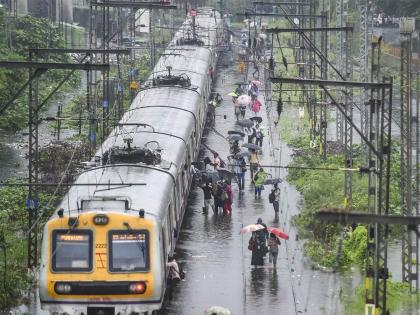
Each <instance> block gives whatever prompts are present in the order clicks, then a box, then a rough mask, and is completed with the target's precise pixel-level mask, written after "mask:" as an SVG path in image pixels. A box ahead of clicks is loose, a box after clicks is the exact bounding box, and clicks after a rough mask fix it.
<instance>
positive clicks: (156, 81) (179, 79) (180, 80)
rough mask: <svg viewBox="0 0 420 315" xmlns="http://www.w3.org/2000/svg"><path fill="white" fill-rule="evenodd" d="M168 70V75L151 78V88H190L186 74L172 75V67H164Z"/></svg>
mask: <svg viewBox="0 0 420 315" xmlns="http://www.w3.org/2000/svg"><path fill="white" fill-rule="evenodd" d="M166 69H167V70H168V74H166V75H158V76H156V77H154V78H153V82H152V84H153V86H164V85H169V86H175V85H178V86H182V87H190V86H191V80H190V77H189V76H187V75H186V74H181V75H173V74H172V73H171V70H172V67H170V66H168V67H166Z"/></svg>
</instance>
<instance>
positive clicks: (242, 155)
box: [235, 151, 251, 160]
mask: <svg viewBox="0 0 420 315" xmlns="http://www.w3.org/2000/svg"><path fill="white" fill-rule="evenodd" d="M250 155H251V152H249V151H242V152H239V153H236V154H235V159H237V160H238V159H241V158H243V157H246V156H250Z"/></svg>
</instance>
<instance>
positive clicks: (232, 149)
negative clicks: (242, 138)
mask: <svg viewBox="0 0 420 315" xmlns="http://www.w3.org/2000/svg"><path fill="white" fill-rule="evenodd" d="M229 151H230V153H231V154H232V155H235V154H236V153H239V152H240V151H241V149H240V148H239V141H238V140H235V141H234V142H233V143H232V144H231V145H230V149H229Z"/></svg>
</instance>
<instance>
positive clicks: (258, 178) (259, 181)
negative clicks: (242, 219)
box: [254, 167, 267, 198]
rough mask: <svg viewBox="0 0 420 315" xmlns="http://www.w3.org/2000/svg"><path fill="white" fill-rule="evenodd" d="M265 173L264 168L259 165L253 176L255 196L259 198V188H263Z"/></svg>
mask: <svg viewBox="0 0 420 315" xmlns="http://www.w3.org/2000/svg"><path fill="white" fill-rule="evenodd" d="M266 177H267V173H266V172H264V169H263V168H262V167H261V168H260V170H259V171H258V172H257V173H256V174H255V176H254V185H255V198H257V195H258V198H261V190H262V189H263V186H264V182H265V179H266Z"/></svg>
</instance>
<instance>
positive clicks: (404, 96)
mask: <svg viewBox="0 0 420 315" xmlns="http://www.w3.org/2000/svg"><path fill="white" fill-rule="evenodd" d="M401 22H402V23H401V25H400V36H401V68H400V78H401V101H400V104H401V152H400V153H401V165H400V167H401V178H400V179H401V181H400V189H401V201H402V202H401V204H402V211H403V213H404V214H405V215H412V214H415V213H416V209H415V208H414V204H413V188H414V187H413V186H414V185H413V179H414V182H415V179H416V178H413V147H412V144H413V135H414V133H412V131H413V130H412V127H413V126H414V124H413V118H414V119H415V117H413V107H412V95H411V84H412V78H411V62H412V60H411V59H412V50H411V46H412V32H413V31H414V23H413V27H412V28H410V25H409V24H410V23H409V21H408V20H406V22H407V23H403V21H401ZM414 132H415V131H414ZM418 256H419V255H418V237H417V235H416V232H415V230H413V228H410V227H406V233H404V235H403V239H402V278H403V281H404V282H408V283H410V287H411V290H413V291H417V290H418V285H419V283H418V258H419V257H418Z"/></svg>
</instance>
